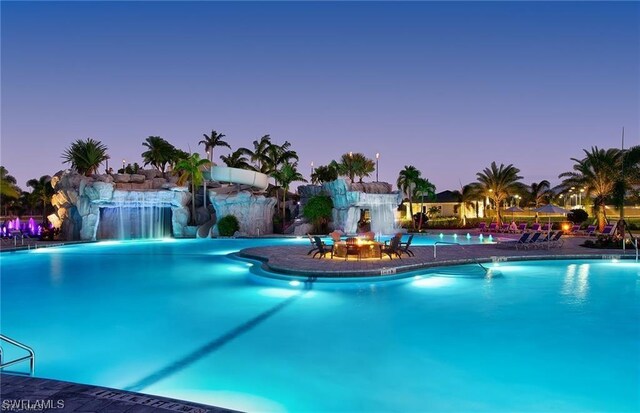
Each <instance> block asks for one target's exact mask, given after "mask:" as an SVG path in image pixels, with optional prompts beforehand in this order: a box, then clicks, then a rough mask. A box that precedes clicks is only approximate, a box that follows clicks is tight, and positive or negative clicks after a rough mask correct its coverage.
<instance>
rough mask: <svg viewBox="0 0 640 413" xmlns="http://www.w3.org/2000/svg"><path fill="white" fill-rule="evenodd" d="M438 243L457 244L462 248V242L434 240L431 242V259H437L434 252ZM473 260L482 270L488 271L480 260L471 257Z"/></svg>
mask: <svg viewBox="0 0 640 413" xmlns="http://www.w3.org/2000/svg"><path fill="white" fill-rule="evenodd" d="M438 244H447V245H459V246H460V247H462V249H463V250H464V246H463V245H462V244H460V243H459V242H448V241H436V242H435V243H434V244H433V259H434V260H435V259H437V258H438V255H437V253H436V246H437V245H438ZM472 259H473V261H474V262H475V263H476V264H478V265H479V266H480V268H482V269H483V270H484V272H489V269H488V268H487V267H485V266H484V265H482V264H480V262H478V259H477V258H472Z"/></svg>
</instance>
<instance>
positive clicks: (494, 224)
mask: <svg viewBox="0 0 640 413" xmlns="http://www.w3.org/2000/svg"><path fill="white" fill-rule="evenodd" d="M487 232H498V223H497V222H492V223H491V224H489V228H487Z"/></svg>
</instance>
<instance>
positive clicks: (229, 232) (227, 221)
mask: <svg viewBox="0 0 640 413" xmlns="http://www.w3.org/2000/svg"><path fill="white" fill-rule="evenodd" d="M239 230H240V223H239V222H238V218H236V217H235V216H234V215H226V216H224V217H222V218H220V219H219V220H218V233H219V234H220V235H221V236H223V237H232V236H233V234H235V233H236V231H239Z"/></svg>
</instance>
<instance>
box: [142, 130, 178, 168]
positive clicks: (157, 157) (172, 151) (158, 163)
mask: <svg viewBox="0 0 640 413" xmlns="http://www.w3.org/2000/svg"><path fill="white" fill-rule="evenodd" d="M142 146H144V147H146V148H147V150H146V151H144V152H142V159H143V160H144V165H145V166H146V165H151V166H153V167H154V168H156V169H157V170H158V171H160V172H162V173H164V172H165V169H166V167H167V165H169V164H171V163H173V161H174V160H175V156H176V148H175V146H173V145H172V144H170V143H169V142H167V141H166V140H165V139H162V138H161V137H160V136H149V137H148V138H147V139H145V141H144V142H143V143H142Z"/></svg>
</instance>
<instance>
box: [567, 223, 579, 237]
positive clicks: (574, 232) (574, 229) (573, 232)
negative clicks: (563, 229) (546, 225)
mask: <svg viewBox="0 0 640 413" xmlns="http://www.w3.org/2000/svg"><path fill="white" fill-rule="evenodd" d="M569 234H571V235H579V234H580V224H576V225H574V226H572V227H571V230H569Z"/></svg>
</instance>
